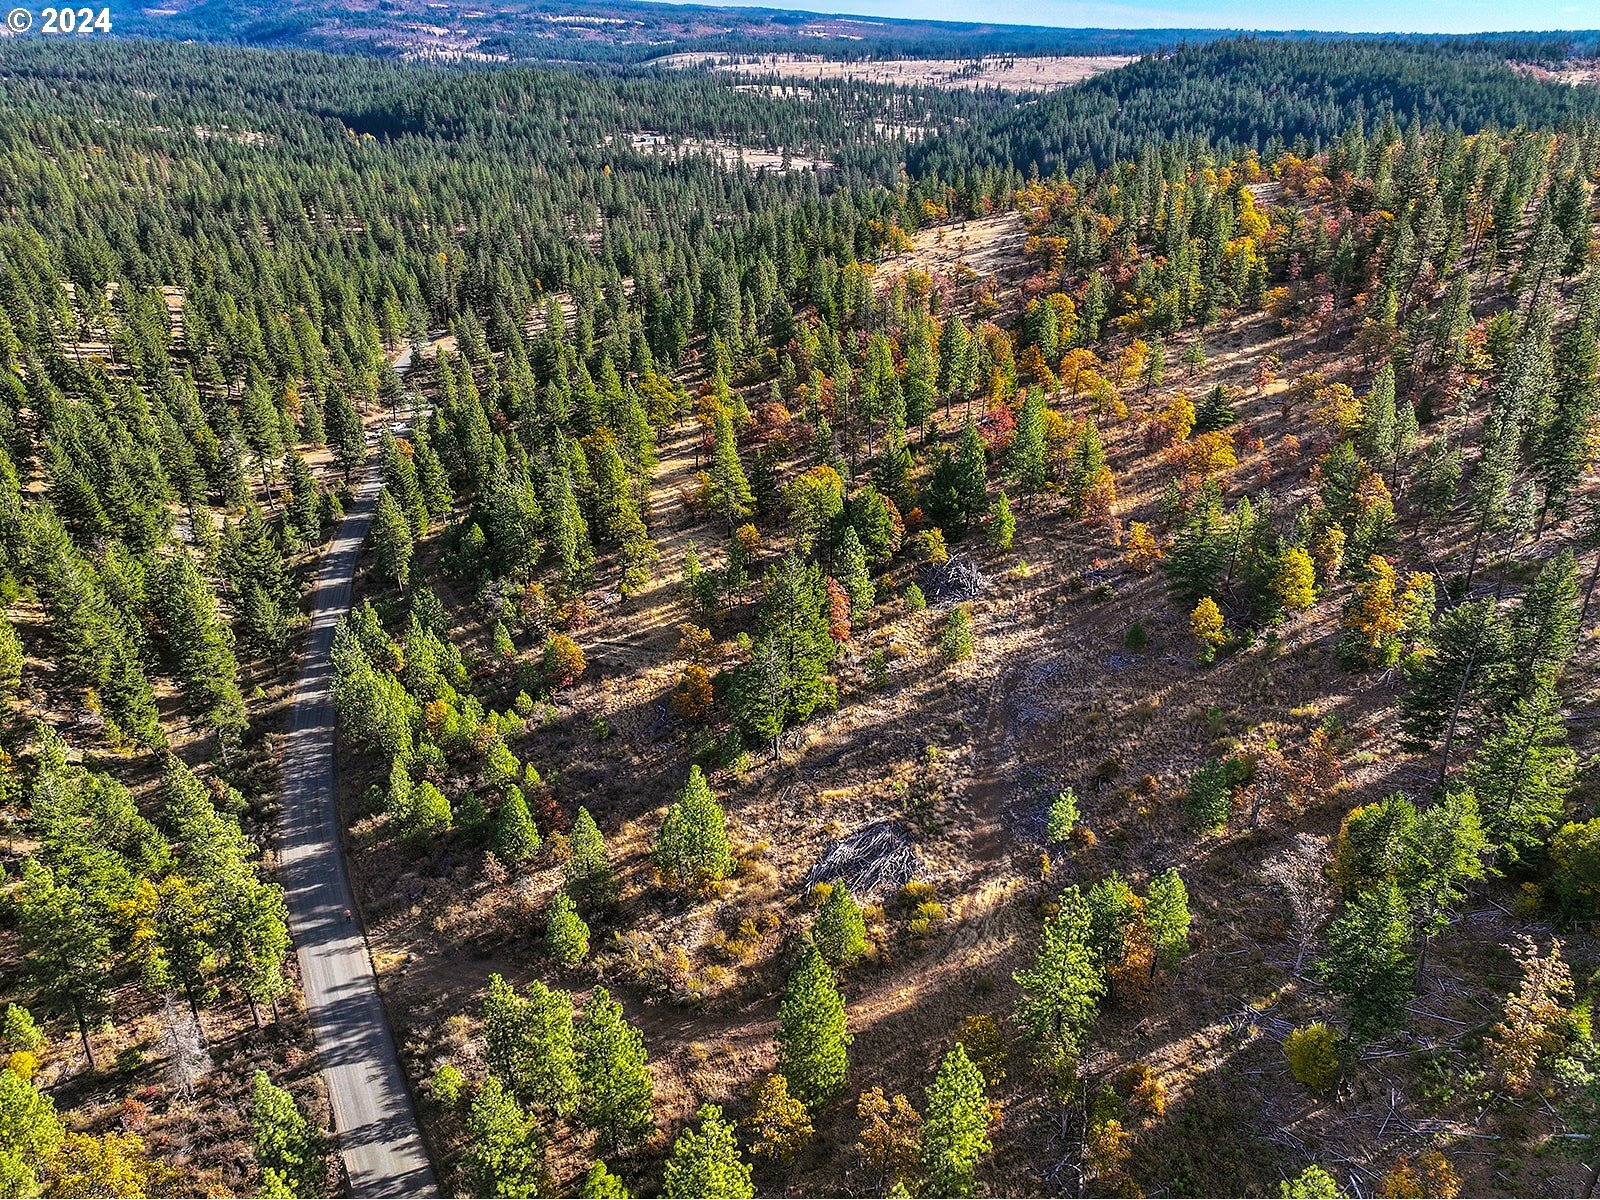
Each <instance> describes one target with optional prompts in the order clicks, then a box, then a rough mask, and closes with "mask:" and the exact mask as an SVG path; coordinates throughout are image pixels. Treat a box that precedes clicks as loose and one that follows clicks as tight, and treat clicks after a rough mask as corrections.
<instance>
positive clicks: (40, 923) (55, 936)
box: [17, 859, 116, 1067]
mask: <svg viewBox="0 0 1600 1200" xmlns="http://www.w3.org/2000/svg"><path fill="white" fill-rule="evenodd" d="M96 883H97V880H96V878H95V877H84V878H83V879H81V884H82V885H83V886H86V887H94V886H95V884H96ZM115 899H116V897H114V896H112V895H94V894H91V893H88V892H84V891H80V890H78V888H77V887H74V886H73V885H72V884H70V883H65V882H61V881H59V880H58V879H57V878H56V876H55V875H54V873H52V872H51V870H50V868H48V867H46V866H44V865H42V864H40V863H38V862H35V861H34V860H32V859H29V860H27V861H26V862H24V863H23V866H22V887H21V890H20V892H19V897H18V904H17V919H18V925H19V927H20V929H21V932H22V944H23V946H24V948H25V949H26V951H27V959H26V961H27V964H28V973H29V974H30V975H31V976H32V977H33V980H34V983H35V985H36V986H37V987H38V989H39V992H40V995H41V996H42V997H43V998H44V1000H45V1001H46V1003H48V1004H49V1005H50V1006H51V1007H52V1008H54V1009H56V1010H57V1011H59V1012H64V1013H66V1014H67V1015H68V1016H70V1017H71V1018H72V1020H73V1023H74V1024H75V1025H76V1026H77V1028H78V1037H79V1039H80V1040H81V1041H82V1043H83V1053H84V1057H85V1058H87V1059H88V1060H89V1065H90V1066H91V1067H92V1066H93V1065H94V1049H93V1047H92V1046H91V1045H90V1042H89V1030H90V1029H92V1028H94V1026H96V1025H97V1024H99V1022H100V1019H101V1017H103V1016H104V1015H105V1013H106V1011H107V1006H108V1004H109V1002H110V998H111V984H112V965H113V960H112V936H111V935H112V928H111V920H112V917H111V911H110V906H111V903H112V902H113V901H114V900H115Z"/></svg>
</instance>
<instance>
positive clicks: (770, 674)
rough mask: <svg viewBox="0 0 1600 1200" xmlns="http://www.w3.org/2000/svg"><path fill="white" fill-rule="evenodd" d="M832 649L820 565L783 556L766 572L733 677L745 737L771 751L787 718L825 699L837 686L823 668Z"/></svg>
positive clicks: (830, 698)
mask: <svg viewBox="0 0 1600 1200" xmlns="http://www.w3.org/2000/svg"><path fill="white" fill-rule="evenodd" d="M837 650H838V647H837V646H836V645H835V643H834V640H833V633H832V629H831V624H830V621H829V611H828V595H827V587H826V584H825V582H824V578H823V575H822V570H821V568H820V567H818V566H817V564H816V563H807V562H802V561H801V560H800V559H799V558H797V557H795V556H794V555H789V556H788V557H786V558H785V559H784V560H783V561H782V562H781V563H780V564H779V565H778V566H777V567H775V568H773V570H772V572H771V574H770V575H769V576H768V579H767V596H766V599H765V601H764V602H763V603H762V606H761V614H760V617H759V619H758V624H757V637H756V643H755V645H754V647H753V648H752V650H751V654H750V662H749V664H748V665H746V666H745V667H743V668H742V669H741V670H740V671H739V673H738V675H737V676H736V677H735V680H734V692H733V709H734V713H735V716H736V718H737V720H738V722H739V724H740V726H741V728H742V729H743V730H744V731H745V733H746V735H747V736H749V737H751V738H759V739H761V740H762V741H767V742H769V743H771V744H772V746H773V752H774V754H776V753H777V739H778V735H779V734H781V733H782V732H783V730H784V729H785V728H786V727H787V725H788V724H789V723H790V722H791V721H793V720H804V719H805V718H806V717H809V716H810V715H811V714H812V713H813V712H815V711H816V710H817V709H818V708H820V707H822V706H823V705H824V704H827V703H831V702H832V701H833V699H834V697H835V696H836V694H837V690H836V688H835V687H834V685H833V683H832V681H831V680H830V679H829V678H828V668H829V666H830V665H831V664H832V662H833V658H834V655H835V653H836V652H837Z"/></svg>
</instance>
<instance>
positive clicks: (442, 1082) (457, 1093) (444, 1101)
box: [428, 1063, 467, 1108]
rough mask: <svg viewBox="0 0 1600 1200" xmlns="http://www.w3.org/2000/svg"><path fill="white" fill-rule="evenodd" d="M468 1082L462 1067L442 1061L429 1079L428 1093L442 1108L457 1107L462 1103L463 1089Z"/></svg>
mask: <svg viewBox="0 0 1600 1200" xmlns="http://www.w3.org/2000/svg"><path fill="white" fill-rule="evenodd" d="M466 1082H467V1081H466V1078H465V1077H464V1076H463V1075H462V1074H461V1071H460V1068H458V1067H456V1066H455V1065H454V1064H453V1063H441V1064H440V1066H439V1069H438V1070H437V1071H435V1072H434V1073H433V1078H432V1079H430V1080H428V1093H429V1095H431V1096H432V1097H433V1099H434V1102H435V1103H436V1104H438V1105H439V1106H440V1107H441V1108H455V1107H456V1105H458V1104H460V1103H461V1091H462V1089H463V1088H464V1087H465V1086H466Z"/></svg>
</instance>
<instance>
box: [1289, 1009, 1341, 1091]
mask: <svg viewBox="0 0 1600 1200" xmlns="http://www.w3.org/2000/svg"><path fill="white" fill-rule="evenodd" d="M1283 1056H1284V1058H1286V1059H1288V1060H1289V1073H1290V1074H1291V1075H1293V1076H1294V1077H1295V1079H1297V1080H1298V1081H1299V1082H1301V1083H1303V1084H1305V1085H1306V1086H1307V1087H1308V1088H1312V1089H1314V1090H1316V1091H1319V1092H1325V1091H1327V1090H1328V1089H1329V1088H1331V1087H1332V1086H1333V1085H1334V1084H1335V1083H1336V1082H1338V1079H1339V1035H1338V1034H1336V1033H1334V1031H1333V1030H1332V1029H1331V1028H1329V1026H1327V1025H1326V1024H1324V1023H1323V1022H1321V1021H1318V1022H1316V1023H1315V1024H1312V1025H1307V1026H1304V1027H1303V1028H1301V1029H1294V1030H1290V1032H1289V1035H1288V1036H1287V1037H1286V1038H1284V1039H1283Z"/></svg>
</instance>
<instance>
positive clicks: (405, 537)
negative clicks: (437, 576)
mask: <svg viewBox="0 0 1600 1200" xmlns="http://www.w3.org/2000/svg"><path fill="white" fill-rule="evenodd" d="M372 549H373V553H374V554H375V555H376V556H377V560H378V570H379V571H381V572H382V573H383V574H384V575H386V576H388V577H389V578H390V579H392V580H393V581H394V583H395V586H396V587H398V588H399V589H400V590H401V591H404V590H405V587H406V581H407V580H408V579H410V577H411V523H410V521H409V519H408V518H407V517H406V513H405V510H404V509H403V508H401V507H400V504H399V502H398V501H396V500H395V498H394V496H393V494H392V493H390V491H389V489H388V488H387V487H386V488H384V489H383V491H381V492H379V493H378V506H377V508H376V509H375V510H374V512H373V516H372Z"/></svg>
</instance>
